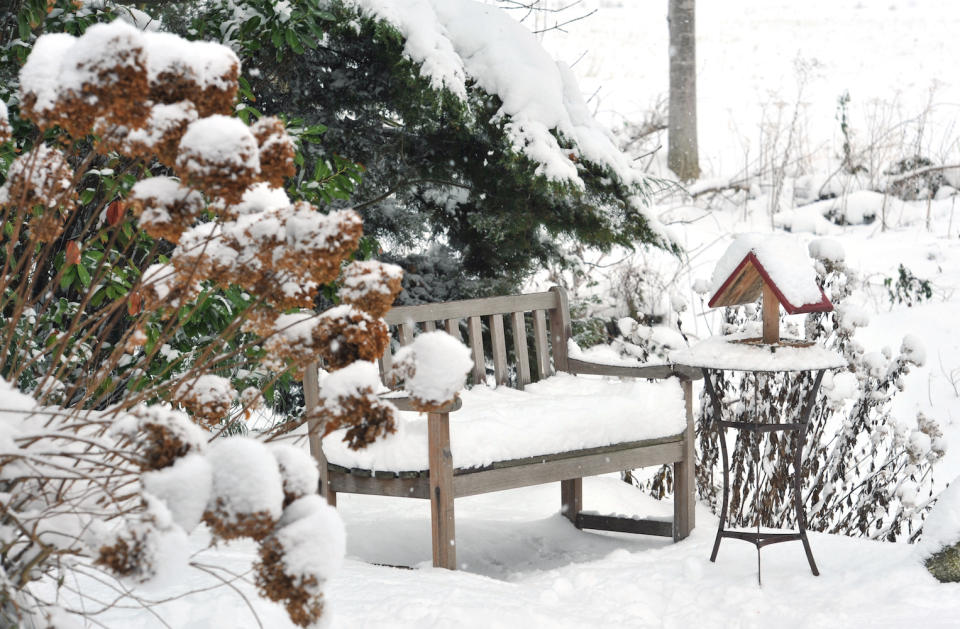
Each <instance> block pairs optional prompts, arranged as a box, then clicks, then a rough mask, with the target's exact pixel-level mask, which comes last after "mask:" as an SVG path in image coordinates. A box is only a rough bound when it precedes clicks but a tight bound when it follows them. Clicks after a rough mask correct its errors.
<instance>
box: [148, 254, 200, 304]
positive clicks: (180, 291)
mask: <svg viewBox="0 0 960 629" xmlns="http://www.w3.org/2000/svg"><path fill="white" fill-rule="evenodd" d="M201 277H202V276H200V275H198V274H180V273H178V272H177V268H176V267H175V266H174V265H173V264H169V263H168V264H151V265H150V266H148V267H147V268H146V270H144V272H143V275H141V277H140V292H139V295H140V298H141V304H140V305H141V307H142V308H143V310H145V311H147V312H156V311H161V312H166V313H168V314H169V313H172V312H174V311H176V310H177V309H178V308H180V307H181V306H183V305H185V304H186V303H187V302H189V301H190V300H191V299H193V298H194V297H196V296H197V295H199V294H200V288H201V287H200V279H201Z"/></svg>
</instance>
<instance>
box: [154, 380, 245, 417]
mask: <svg viewBox="0 0 960 629" xmlns="http://www.w3.org/2000/svg"><path fill="white" fill-rule="evenodd" d="M170 396H171V401H173V402H176V403H177V404H179V405H180V406H182V407H183V408H184V409H185V410H186V411H187V413H189V414H190V415H191V416H192V417H193V418H194V419H196V420H197V421H198V422H199V423H200V424H201V425H204V426H207V427H208V428H216V427H217V426H218V425H219V424H220V422H221V421H223V420H224V419H226V418H227V416H228V415H229V413H230V409H231V408H232V407H233V404H234V401H235V400H236V399H237V398H238V394H237V391H236V389H234V388H233V385H231V384H230V381H229V380H228V379H227V378H223V377H221V376H216V375H213V374H203V375H201V376H199V377H197V378H189V379H186V380H183V381H182V382H181V383H180V385H179V386H178V387H176V388H174V389H173V391H172V392H171V394H170Z"/></svg>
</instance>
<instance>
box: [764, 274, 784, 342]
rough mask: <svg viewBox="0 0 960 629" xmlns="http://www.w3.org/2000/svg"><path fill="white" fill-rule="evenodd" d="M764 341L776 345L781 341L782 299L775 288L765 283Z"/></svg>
mask: <svg viewBox="0 0 960 629" xmlns="http://www.w3.org/2000/svg"><path fill="white" fill-rule="evenodd" d="M762 301H763V342H764V343H766V344H768V345H774V344H776V343H778V342H779V341H780V300H779V299H777V295H776V294H775V293H774V292H773V289H772V288H770V286H769V285H768V284H767V283H766V282H764V283H763V297H762Z"/></svg>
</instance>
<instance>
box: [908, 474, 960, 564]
mask: <svg viewBox="0 0 960 629" xmlns="http://www.w3.org/2000/svg"><path fill="white" fill-rule="evenodd" d="M957 543H960V477H958V478H955V479H953V481H952V482H951V483H950V486H949V487H947V488H946V489H945V490H943V491H942V492H940V495H939V496H937V503H936V504H935V505H934V506H933V510H932V511H931V512H930V515H928V516H927V519H926V520H925V521H924V522H923V532H922V534H921V536H920V544H919V545H918V550H919V552H920V554H921V555H923V556H929V555H930V554H932V553H935V552H937V551H938V550H940V549H941V548H943V547H944V546H952V545H953V544H957Z"/></svg>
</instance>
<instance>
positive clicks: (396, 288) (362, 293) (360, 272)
mask: <svg viewBox="0 0 960 629" xmlns="http://www.w3.org/2000/svg"><path fill="white" fill-rule="evenodd" d="M402 280H403V271H402V270H401V269H400V267H398V266H396V265H393V264H385V263H383V262H377V261H376V260H367V261H364V262H360V261H356V262H351V263H350V264H348V265H347V267H346V268H345V269H344V270H343V274H342V275H341V281H342V286H341V288H340V291H339V293H338V294H339V295H340V299H341V301H343V303H346V304H350V305H352V306H356V307H357V308H359V309H360V310H363V311H364V312H367V313H369V314H370V315H371V316H374V317H382V316H383V315H385V314H386V313H387V311H389V310H390V307H391V306H392V305H393V302H394V300H395V299H396V298H397V295H399V294H400V290H401V282H402Z"/></svg>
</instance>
